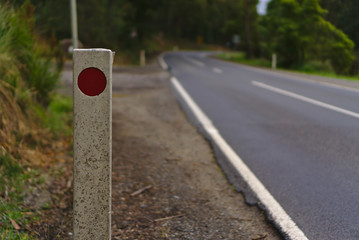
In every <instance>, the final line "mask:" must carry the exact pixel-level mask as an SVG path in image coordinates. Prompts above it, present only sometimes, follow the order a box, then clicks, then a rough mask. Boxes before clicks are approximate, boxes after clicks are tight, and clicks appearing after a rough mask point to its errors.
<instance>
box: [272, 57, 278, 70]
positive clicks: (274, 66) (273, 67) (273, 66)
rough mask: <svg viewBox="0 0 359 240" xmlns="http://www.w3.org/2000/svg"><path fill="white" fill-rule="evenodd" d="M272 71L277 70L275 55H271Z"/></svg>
mask: <svg viewBox="0 0 359 240" xmlns="http://www.w3.org/2000/svg"><path fill="white" fill-rule="evenodd" d="M272 69H277V54H275V53H273V54H272Z"/></svg>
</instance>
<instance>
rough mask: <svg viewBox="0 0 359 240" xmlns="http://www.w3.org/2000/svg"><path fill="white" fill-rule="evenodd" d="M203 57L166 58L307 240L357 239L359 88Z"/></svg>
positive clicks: (176, 55)
mask: <svg viewBox="0 0 359 240" xmlns="http://www.w3.org/2000/svg"><path fill="white" fill-rule="evenodd" d="M206 56H207V54H206V53H201V52H180V53H168V54H166V55H165V56H164V60H165V62H166V63H167V64H168V66H169V67H170V72H171V74H172V75H173V76H175V77H176V78H177V79H178V80H179V82H180V83H181V84H182V85H183V87H184V88H185V89H186V90H187V92H188V93H189V94H190V95H191V97H192V98H193V99H194V100H195V102H196V103H197V104H198V105H199V107H200V108H201V109H202V110H203V111H204V112H205V113H206V115H207V116H208V117H209V118H210V119H211V120H212V121H213V123H214V125H215V126H216V128H217V129H218V130H219V131H220V133H221V134H222V136H223V137H224V138H225V140H226V141H227V142H228V143H229V144H230V145H231V147H232V148H233V149H234V150H235V151H236V152H237V154H238V155H239V156H240V157H241V158H242V159H243V161H244V162H245V163H246V164H247V166H248V167H249V168H250V169H251V170H252V171H253V172H254V174H255V175H256V176H257V177H258V178H259V179H260V181H261V182H262V183H263V184H264V185H265V187H266V188H267V189H268V190H269V191H270V193H271V194H272V195H273V196H274V198H275V199H276V200H277V201H278V202H279V203H280V205H281V206H282V207H283V208H284V210H285V211H286V212H287V213H288V215H289V216H290V217H291V218H292V219H293V221H294V222H295V223H296V224H297V225H298V227H299V228H300V229H301V230H302V231H303V232H304V233H305V235H306V236H307V237H308V238H309V239H315V240H316V239H324V240H329V239H334V240H341V239H345V240H349V239H359V204H358V202H359V104H358V103H359V91H358V90H356V89H351V88H347V87H340V86H337V85H329V84H323V83H321V82H316V81H307V80H305V79H303V78H306V77H300V78H298V76H295V75H291V74H282V73H277V72H273V71H266V70H262V69H255V68H251V67H246V66H242V65H237V64H233V63H228V62H224V61H219V60H215V59H212V58H208V57H206ZM353 85H355V84H353Z"/></svg>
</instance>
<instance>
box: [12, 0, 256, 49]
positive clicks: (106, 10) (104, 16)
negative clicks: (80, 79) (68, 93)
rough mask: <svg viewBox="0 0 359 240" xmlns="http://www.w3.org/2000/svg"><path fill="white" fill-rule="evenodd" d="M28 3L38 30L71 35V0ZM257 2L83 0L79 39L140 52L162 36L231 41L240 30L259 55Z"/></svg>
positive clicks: (244, 42) (58, 35) (244, 46)
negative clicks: (31, 5)
mask: <svg viewBox="0 0 359 240" xmlns="http://www.w3.org/2000/svg"><path fill="white" fill-rule="evenodd" d="M24 1H25V0H16V1H14V2H15V3H17V4H21V3H23V2H24ZM27 1H30V2H31V3H32V4H33V5H34V6H35V12H34V13H35V23H36V29H37V32H38V33H40V34H41V35H43V36H46V37H47V38H52V37H53V36H55V37H56V38H57V39H58V40H62V39H69V38H71V28H70V26H71V24H70V3H69V1H46V0H27ZM257 3H258V0H170V1H167V0H151V1H148V0H135V1H133V0H104V1H96V0H88V1H83V0H77V10H78V11H77V13H78V14H77V15H78V26H79V27H78V29H79V39H80V41H81V42H82V43H83V44H84V46H86V47H105V48H111V49H114V50H115V51H118V52H120V53H121V52H127V51H131V52H133V53H134V52H136V55H137V52H138V50H139V49H146V52H150V53H151V51H152V50H153V49H154V48H153V44H151V43H152V41H154V40H155V39H157V38H158V37H162V38H165V39H171V40H180V41H183V40H187V41H188V40H189V41H192V42H195V41H197V43H199V44H201V43H207V44H212V43H215V44H218V43H219V44H225V43H231V42H232V37H233V35H234V34H239V35H240V36H241V38H242V41H241V44H240V45H239V48H241V49H247V48H248V47H249V45H250V46H251V48H252V49H253V52H254V53H256V52H258V39H257V33H256V31H257V29H256V26H257V22H256V21H257V12H256V5H257ZM245 26H247V28H246V27H245ZM246 35H248V36H246Z"/></svg>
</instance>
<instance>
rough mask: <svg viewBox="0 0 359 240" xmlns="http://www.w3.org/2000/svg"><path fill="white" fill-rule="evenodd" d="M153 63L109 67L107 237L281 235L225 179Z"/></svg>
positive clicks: (171, 237)
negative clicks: (110, 157) (110, 113)
mask: <svg viewBox="0 0 359 240" xmlns="http://www.w3.org/2000/svg"><path fill="white" fill-rule="evenodd" d="M169 78H170V75H169V74H168V73H167V72H165V71H163V70H161V68H160V67H159V65H158V64H157V63H154V64H152V65H149V66H146V67H144V68H136V67H131V68H114V71H113V170H112V171H113V173H112V188H113V189H112V191H113V192H112V210H113V215H112V224H113V226H112V231H113V233H112V236H113V239H253V240H254V239H271V240H274V239H281V237H280V236H279V234H278V233H277V232H276V231H275V229H274V228H273V227H272V226H271V225H270V224H269V223H268V222H267V221H266V219H265V216H264V213H263V212H262V211H261V210H260V209H259V208H258V207H256V206H249V205H247V204H246V203H245V199H244V198H243V196H242V194H240V193H238V192H236V191H235V190H234V187H232V186H231V185H229V184H228V182H227V179H226V177H225V175H224V173H223V172H222V170H221V169H220V167H219V166H218V164H217V162H216V159H215V157H214V154H213V151H212V149H211V147H210V144H209V143H208V142H207V141H206V140H205V139H204V137H203V136H202V135H201V134H199V133H198V131H197V129H196V128H195V127H193V126H192V125H191V124H190V123H189V122H188V120H187V119H186V116H185V114H184V113H183V111H182V110H181V109H180V108H179V105H178V103H177V101H176V99H175V97H174V94H173V93H172V91H171V89H170V86H169Z"/></svg>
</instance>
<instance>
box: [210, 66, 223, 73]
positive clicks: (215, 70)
mask: <svg viewBox="0 0 359 240" xmlns="http://www.w3.org/2000/svg"><path fill="white" fill-rule="evenodd" d="M212 70H213V72H215V73H219V74H221V73H223V70H222V69H220V68H216V67H215V68H213V69H212Z"/></svg>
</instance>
